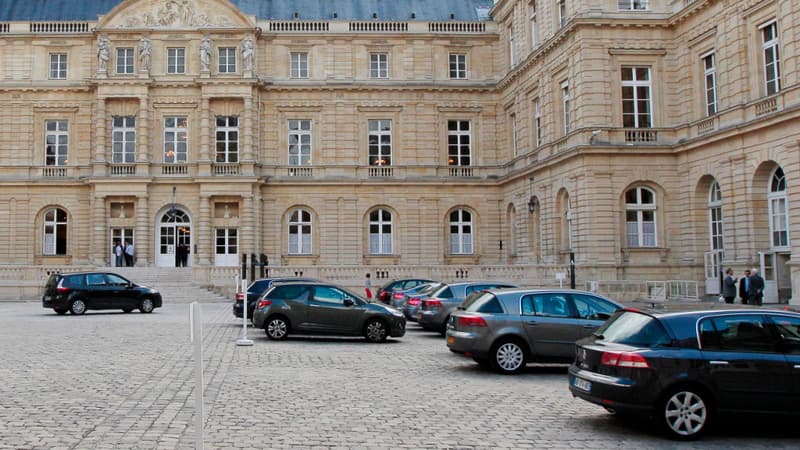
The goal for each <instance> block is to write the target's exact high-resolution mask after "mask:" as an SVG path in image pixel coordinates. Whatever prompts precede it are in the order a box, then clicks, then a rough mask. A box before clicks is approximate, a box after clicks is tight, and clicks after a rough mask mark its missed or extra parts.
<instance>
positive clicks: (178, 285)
mask: <svg viewBox="0 0 800 450" xmlns="http://www.w3.org/2000/svg"><path fill="white" fill-rule="evenodd" d="M97 270H102V271H107V272H112V273H117V274H119V275H121V276H123V277H125V278H128V279H130V280H131V281H134V282H136V283H139V284H143V285H145V286H149V287H151V288H153V289H156V290H157V291H159V292H160V293H161V297H162V299H163V301H164V303H165V304H170V303H172V304H175V303H191V302H198V303H216V302H225V301H232V299H231V298H229V297H226V296H223V295H220V294H218V293H216V292H213V291H210V290H208V289H206V288H204V287H202V286H199V285H198V284H197V283H195V282H194V281H193V280H192V269H191V268H183V267H181V268H176V267H99V268H98V269H97Z"/></svg>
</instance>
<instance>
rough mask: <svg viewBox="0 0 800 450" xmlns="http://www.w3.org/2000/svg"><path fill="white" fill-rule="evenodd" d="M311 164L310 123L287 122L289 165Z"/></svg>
mask: <svg viewBox="0 0 800 450" xmlns="http://www.w3.org/2000/svg"><path fill="white" fill-rule="evenodd" d="M309 164H311V121H310V120H290V121H289V165H290V166H306V165H309Z"/></svg>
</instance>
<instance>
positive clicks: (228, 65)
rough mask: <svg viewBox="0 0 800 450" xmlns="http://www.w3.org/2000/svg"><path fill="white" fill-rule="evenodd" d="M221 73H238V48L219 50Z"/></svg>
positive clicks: (222, 48)
mask: <svg viewBox="0 0 800 450" xmlns="http://www.w3.org/2000/svg"><path fill="white" fill-rule="evenodd" d="M219 73H236V47H220V48H219Z"/></svg>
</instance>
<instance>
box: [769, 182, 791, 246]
mask: <svg viewBox="0 0 800 450" xmlns="http://www.w3.org/2000/svg"><path fill="white" fill-rule="evenodd" d="M767 198H768V200H769V231H770V235H771V240H770V241H771V244H772V248H773V249H775V250H784V249H788V248H789V215H788V214H787V212H788V208H787V195H786V176H785V175H784V173H783V169H782V168H780V167H778V168H777V169H775V172H773V173H772V177H770V183H769V194H768V195H767Z"/></svg>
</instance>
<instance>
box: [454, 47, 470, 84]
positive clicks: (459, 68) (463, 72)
mask: <svg viewBox="0 0 800 450" xmlns="http://www.w3.org/2000/svg"><path fill="white" fill-rule="evenodd" d="M450 79H451V80H466V79H467V55H465V54H463V53H450Z"/></svg>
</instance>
